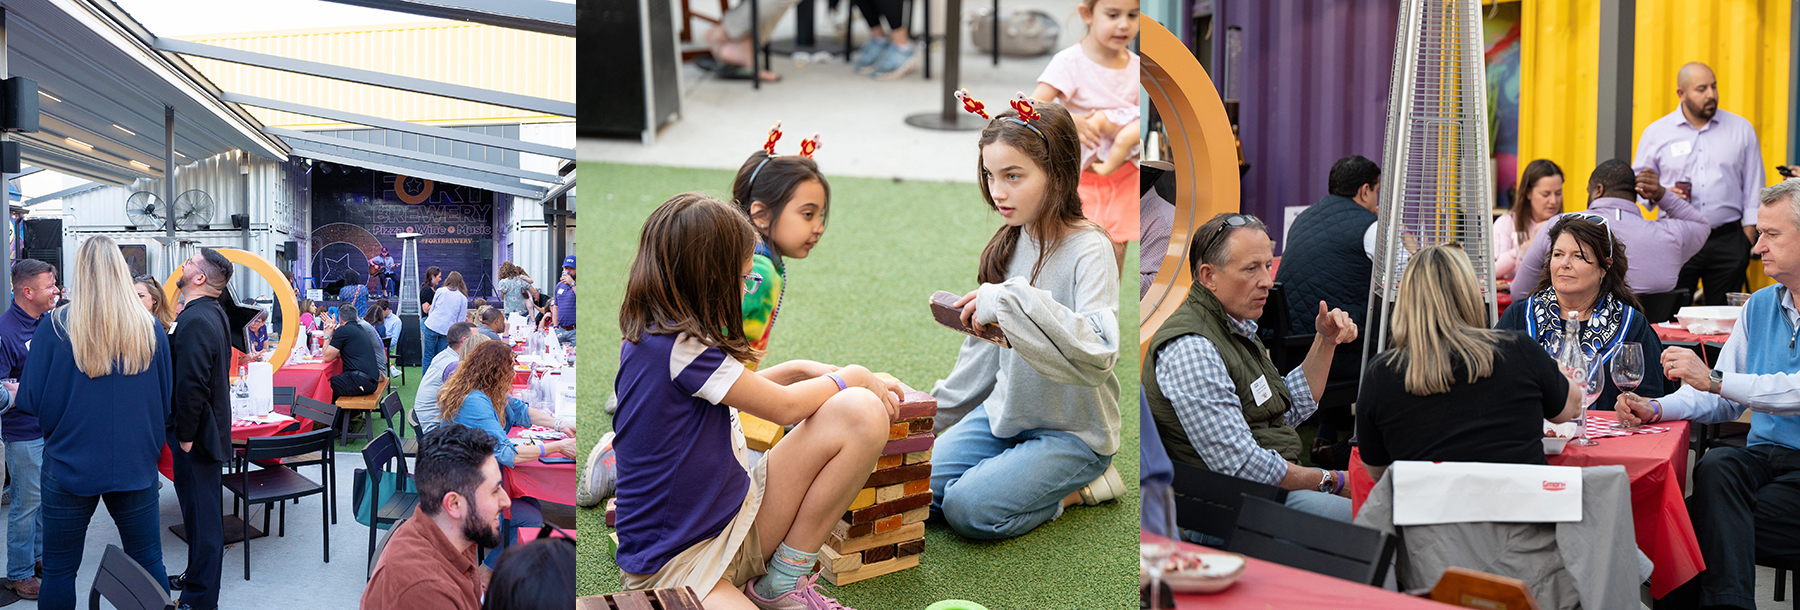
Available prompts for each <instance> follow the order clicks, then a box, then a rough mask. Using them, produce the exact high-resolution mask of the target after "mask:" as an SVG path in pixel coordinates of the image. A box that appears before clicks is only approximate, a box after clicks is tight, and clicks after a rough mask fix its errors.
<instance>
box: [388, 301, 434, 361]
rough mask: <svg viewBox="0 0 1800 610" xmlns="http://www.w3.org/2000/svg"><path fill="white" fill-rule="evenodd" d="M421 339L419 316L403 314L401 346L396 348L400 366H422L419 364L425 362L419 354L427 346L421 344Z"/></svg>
mask: <svg viewBox="0 0 1800 610" xmlns="http://www.w3.org/2000/svg"><path fill="white" fill-rule="evenodd" d="M421 338H422V337H421V336H420V335H419V314H416V313H408V314H401V315H400V345H399V346H398V347H396V348H395V350H396V351H395V355H397V356H399V359H400V366H422V365H421V364H419V363H420V362H424V357H423V356H422V355H421V354H420V353H419V352H421V351H423V350H424V349H425V346H424V345H422V344H421V343H420V340H421ZM433 355H434V356H435V355H436V354H433ZM421 374H423V373H421Z"/></svg>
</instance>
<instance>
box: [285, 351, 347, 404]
mask: <svg viewBox="0 0 1800 610" xmlns="http://www.w3.org/2000/svg"><path fill="white" fill-rule="evenodd" d="M342 372H344V360H343V359H342V358H338V359H334V360H332V361H330V362H315V363H311V364H287V365H282V367H281V370H278V371H275V385H277V386H282V387H291V388H294V394H295V395H298V396H305V397H307V398H311V399H313V400H317V401H319V402H331V378H332V377H334V376H336V375H337V374H338V373H342Z"/></svg>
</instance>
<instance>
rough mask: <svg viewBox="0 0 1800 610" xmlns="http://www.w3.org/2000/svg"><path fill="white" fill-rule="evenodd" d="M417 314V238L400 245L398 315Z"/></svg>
mask: <svg viewBox="0 0 1800 610" xmlns="http://www.w3.org/2000/svg"><path fill="white" fill-rule="evenodd" d="M407 314H412V315H415V316H416V315H419V238H417V237H408V238H406V240H405V245H403V246H401V247H400V315H407Z"/></svg>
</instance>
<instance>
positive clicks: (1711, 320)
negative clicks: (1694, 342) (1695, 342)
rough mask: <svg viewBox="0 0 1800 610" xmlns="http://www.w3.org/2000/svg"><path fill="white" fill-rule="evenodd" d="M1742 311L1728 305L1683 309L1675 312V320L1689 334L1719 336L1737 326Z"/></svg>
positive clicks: (1740, 308) (1739, 308)
mask: <svg viewBox="0 0 1800 610" xmlns="http://www.w3.org/2000/svg"><path fill="white" fill-rule="evenodd" d="M1743 309H1744V308H1742V307H1732V306H1729V305H1711V306H1705V307H1683V308H1681V309H1680V310H1679V311H1676V312H1675V320H1676V321H1678V322H1680V323H1681V325H1682V326H1685V327H1687V329H1688V332H1690V333H1694V334H1696V335H1719V334H1725V333H1729V332H1731V327H1733V326H1736V325H1737V320H1738V314H1739V313H1740V312H1742V311H1743Z"/></svg>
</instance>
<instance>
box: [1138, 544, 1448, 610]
mask: <svg viewBox="0 0 1800 610" xmlns="http://www.w3.org/2000/svg"><path fill="white" fill-rule="evenodd" d="M1138 536H1139V540H1141V541H1143V542H1160V541H1162V540H1163V538H1162V537H1160V536H1157V535H1155V534H1145V533H1142V532H1139V533H1138ZM1177 544H1179V545H1180V548H1181V549H1182V550H1188V551H1208V550H1213V549H1208V548H1206V547H1203V546H1200V545H1197V544H1190V543H1187V542H1179V543H1177ZM1245 559H1247V560H1249V564H1250V565H1249V566H1248V567H1246V568H1244V575H1243V576H1239V577H1238V579H1237V582H1235V583H1232V584H1231V586H1230V587H1227V588H1226V589H1225V590H1224V591H1220V592H1218V593H1213V594H1210V595H1198V594H1187V593H1178V594H1176V595H1175V607H1176V608H1177V609H1180V608H1253V609H1257V610H1261V609H1263V608H1368V609H1371V610H1409V609H1412V608H1418V609H1420V610H1439V609H1446V608H1450V607H1451V606H1448V605H1445V604H1440V603H1438V602H1434V601H1431V600H1429V599H1423V598H1418V597H1413V596H1410V595H1403V594H1400V593H1396V592H1393V591H1389V590H1387V589H1381V588H1376V587H1371V586H1368V585H1364V584H1358V583H1354V582H1350V581H1348V580H1344V579H1341V578H1333V577H1330V576H1326V575H1324V574H1315V573H1312V572H1308V571H1306V570H1301V569H1297V568H1290V567H1287V566H1284V565H1281V564H1279V563H1270V562H1267V561H1263V560H1261V559H1257V558H1254V557H1246V558H1245Z"/></svg>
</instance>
